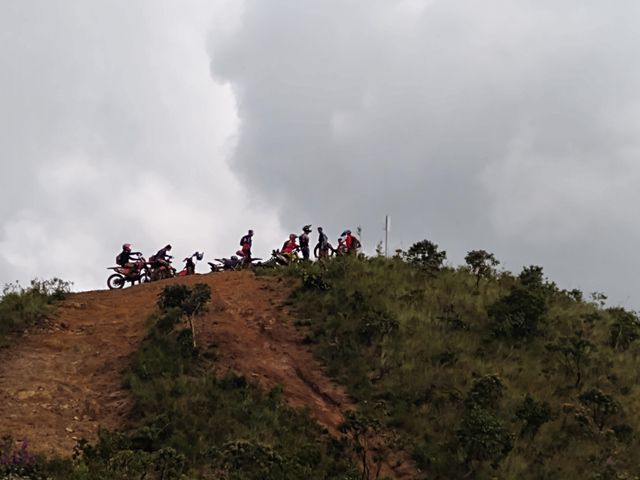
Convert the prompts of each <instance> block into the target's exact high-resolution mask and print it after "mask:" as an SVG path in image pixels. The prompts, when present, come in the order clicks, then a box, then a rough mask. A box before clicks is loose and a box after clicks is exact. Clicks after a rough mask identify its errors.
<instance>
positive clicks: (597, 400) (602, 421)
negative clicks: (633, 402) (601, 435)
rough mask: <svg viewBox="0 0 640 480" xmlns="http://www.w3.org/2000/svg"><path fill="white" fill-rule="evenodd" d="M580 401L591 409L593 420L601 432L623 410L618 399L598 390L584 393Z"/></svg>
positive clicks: (594, 389)
mask: <svg viewBox="0 0 640 480" xmlns="http://www.w3.org/2000/svg"><path fill="white" fill-rule="evenodd" d="M578 399H579V400H580V403H582V404H583V405H584V406H585V407H587V408H588V409H589V411H590V413H591V419H592V420H593V423H594V424H595V425H596V426H597V427H598V430H600V431H602V429H603V428H604V427H605V425H606V424H607V422H608V421H609V420H610V419H611V418H612V417H613V416H614V415H616V414H618V413H620V411H621V410H622V408H621V406H620V403H618V401H617V400H616V399H614V398H613V397H612V396H611V395H608V394H606V393H604V392H603V391H602V390H600V389H598V388H593V389H591V390H588V391H586V392H584V393H583V394H582V395H580V396H579V397H578Z"/></svg>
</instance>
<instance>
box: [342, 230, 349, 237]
mask: <svg viewBox="0 0 640 480" xmlns="http://www.w3.org/2000/svg"><path fill="white" fill-rule="evenodd" d="M345 235H351V230H345V231H344V232H342V236H343V237H344V236H345Z"/></svg>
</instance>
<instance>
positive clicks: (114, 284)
mask: <svg viewBox="0 0 640 480" xmlns="http://www.w3.org/2000/svg"><path fill="white" fill-rule="evenodd" d="M124 283H125V281H124V277H123V276H122V275H120V274H119V273H114V274H113V275H110V276H109V278H107V286H108V287H109V290H113V289H117V288H122V287H124Z"/></svg>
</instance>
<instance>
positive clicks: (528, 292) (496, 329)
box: [489, 286, 547, 340]
mask: <svg viewBox="0 0 640 480" xmlns="http://www.w3.org/2000/svg"><path fill="white" fill-rule="evenodd" d="M546 311H547V307H546V304H545V299H544V297H543V296H542V295H541V294H540V293H539V292H537V291H535V290H532V289H530V288H526V287H522V286H515V287H514V288H513V289H512V290H511V292H509V294H508V295H506V296H504V297H502V298H501V299H500V300H498V301H497V302H496V303H494V304H493V305H492V306H491V307H490V308H489V317H490V318H491V320H492V321H493V325H492V331H493V334H494V335H495V336H496V337H501V338H511V339H515V340H528V339H531V338H532V337H534V336H536V335H538V333H539V330H540V322H541V321H542V318H543V316H544V314H545V313H546Z"/></svg>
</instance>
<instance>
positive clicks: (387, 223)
mask: <svg viewBox="0 0 640 480" xmlns="http://www.w3.org/2000/svg"><path fill="white" fill-rule="evenodd" d="M390 227H391V219H390V218H389V215H387V216H385V217H384V256H385V257H388V256H389V249H388V245H389V228H390Z"/></svg>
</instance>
